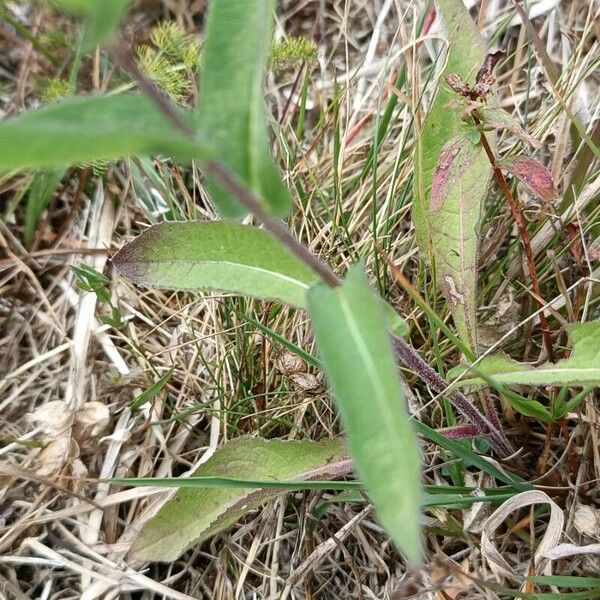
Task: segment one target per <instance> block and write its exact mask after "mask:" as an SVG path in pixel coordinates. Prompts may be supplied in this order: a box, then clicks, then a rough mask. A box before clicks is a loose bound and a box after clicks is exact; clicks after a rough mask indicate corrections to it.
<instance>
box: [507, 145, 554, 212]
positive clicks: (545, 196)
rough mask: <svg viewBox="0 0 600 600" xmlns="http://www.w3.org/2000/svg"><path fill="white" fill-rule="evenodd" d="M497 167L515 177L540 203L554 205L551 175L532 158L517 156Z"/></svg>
mask: <svg viewBox="0 0 600 600" xmlns="http://www.w3.org/2000/svg"><path fill="white" fill-rule="evenodd" d="M498 167H500V168H501V169H502V170H503V171H506V172H507V173H510V174H511V175H512V176H513V177H516V178H517V179H518V180H519V181H520V182H521V183H522V184H523V185H524V186H525V187H526V188H527V189H528V190H529V191H530V192H531V193H532V194H533V195H534V196H536V197H537V198H538V199H539V200H540V201H542V202H544V203H546V204H554V201H555V200H556V199H557V198H558V190H557V189H556V186H555V185H554V179H552V174H551V173H550V171H549V170H548V169H547V168H546V167H545V166H544V165H543V164H542V163H541V162H539V161H537V160H535V159H534V158H530V157H529V156H517V157H515V158H509V159H505V160H503V161H501V162H499V163H498Z"/></svg>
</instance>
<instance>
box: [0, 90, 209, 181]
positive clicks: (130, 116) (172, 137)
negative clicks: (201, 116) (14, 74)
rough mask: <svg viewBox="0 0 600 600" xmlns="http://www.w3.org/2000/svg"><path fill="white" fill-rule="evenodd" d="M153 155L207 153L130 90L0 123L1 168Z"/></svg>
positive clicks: (71, 101) (70, 102)
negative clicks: (133, 155)
mask: <svg viewBox="0 0 600 600" xmlns="http://www.w3.org/2000/svg"><path fill="white" fill-rule="evenodd" d="M181 115H182V117H185V116H186V113H185V112H184V111H181ZM187 117H188V118H189V114H188V115H187ZM24 140H26V143H25V142H24ZM158 153H162V154H167V155H172V156H174V157H177V158H180V159H182V160H184V159H186V160H187V159H191V158H206V156H207V155H208V154H207V152H206V149H205V147H204V146H202V145H201V144H200V143H199V142H193V141H190V140H188V139H186V138H185V137H183V136H182V135H181V134H179V133H178V132H177V131H176V130H174V128H173V126H172V125H171V123H170V122H169V121H168V120H167V119H166V117H164V116H163V114H162V113H161V112H160V111H159V110H158V109H157V108H156V107H155V106H154V105H153V104H152V103H151V102H150V101H149V100H148V99H147V98H145V97H143V96H138V95H135V94H123V95H119V96H89V97H83V98H76V99H69V100H65V101H63V102H60V103H57V104H52V105H49V106H47V107H45V108H41V109H39V110H35V111H31V112H26V113H23V114H22V115H19V116H18V117H15V118H14V119H10V120H7V121H2V123H0V169H1V170H10V169H40V168H54V167H65V166H69V165H72V164H74V163H78V162H84V161H91V160H95V159H118V158H122V157H124V156H127V155H129V154H158Z"/></svg>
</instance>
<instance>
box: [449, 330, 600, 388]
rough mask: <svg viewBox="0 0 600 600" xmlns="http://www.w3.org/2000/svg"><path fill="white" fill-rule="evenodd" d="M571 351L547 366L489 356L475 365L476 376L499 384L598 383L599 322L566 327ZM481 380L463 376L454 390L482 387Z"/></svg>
mask: <svg viewBox="0 0 600 600" xmlns="http://www.w3.org/2000/svg"><path fill="white" fill-rule="evenodd" d="M568 332H569V334H570V336H571V342H572V350H571V355H570V356H569V358H565V359H564V360H560V361H558V362H557V363H546V364H545V365H543V366H541V367H537V368H536V367H532V366H530V365H527V364H524V363H520V362H517V361H515V360H511V359H510V358H508V357H507V356H490V357H489V358H484V359H483V360H482V361H481V362H479V363H478V364H477V367H476V368H475V372H476V373H481V374H482V375H483V376H485V378H486V379H487V378H488V377H489V378H491V379H493V380H494V381H496V382H497V383H502V384H518V385H577V386H579V385H590V384H600V322H594V323H572V324H571V325H569V326H568ZM469 371H470V367H466V366H459V367H455V368H454V369H452V370H451V371H450V372H449V373H448V376H449V377H450V378H452V379H455V378H456V377H458V376H459V375H467V376H468V375H469ZM483 383H484V380H483V379H482V378H481V377H476V378H472V377H465V378H463V379H460V380H459V381H456V382H455V383H454V384H453V387H459V386H465V385H474V384H475V385H481V384H483Z"/></svg>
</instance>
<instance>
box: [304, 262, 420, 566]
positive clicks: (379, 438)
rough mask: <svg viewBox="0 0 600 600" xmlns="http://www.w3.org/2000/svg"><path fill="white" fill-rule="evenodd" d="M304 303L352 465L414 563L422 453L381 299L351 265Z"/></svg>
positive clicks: (417, 548)
mask: <svg viewBox="0 0 600 600" xmlns="http://www.w3.org/2000/svg"><path fill="white" fill-rule="evenodd" d="M308 305H309V312H310V316H311V318H312V321H313V326H314V330H315V337H316V341H317V346H318V348H319V351H320V354H321V358H322V360H323V363H324V368H325V372H326V374H327V377H328V380H329V383H330V385H331V388H332V390H333V394H334V396H335V399H336V401H337V405H338V407H339V410H340V413H341V416H342V421H343V424H344V429H345V432H346V435H347V438H348V444H349V448H350V452H351V454H352V458H353V460H354V464H355V466H356V469H357V471H358V473H359V475H360V477H361V479H362V480H363V481H364V482H365V485H366V487H367V490H368V493H369V497H370V498H371V500H372V501H373V504H374V506H375V511H376V513H377V515H378V518H379V521H380V522H381V524H382V525H383V526H384V527H385V528H386V530H387V531H388V533H389V534H390V537H391V538H392V540H393V541H394V543H395V544H396V546H397V547H398V548H399V549H400V550H401V551H402V552H404V553H405V555H406V556H407V558H408V559H409V560H410V562H412V563H414V564H418V563H420V561H421V539H420V532H421V530H420V506H421V500H422V497H421V481H420V476H421V456H420V452H419V447H418V443H417V438H416V435H415V433H414V431H413V428H412V426H411V424H410V422H409V420H408V414H407V410H406V407H405V403H404V402H405V401H404V396H403V393H402V386H401V383H400V378H399V374H398V370H397V368H396V365H395V362H394V356H393V353H392V348H391V344H390V338H389V335H388V333H387V331H386V327H385V320H384V315H383V311H382V309H381V303H380V302H379V301H378V299H377V297H376V296H375V294H374V293H373V291H372V290H371V288H370V287H369V285H368V283H367V281H366V279H365V277H364V275H363V274H362V272H361V271H360V269H359V268H357V267H354V268H353V269H351V270H350V271H349V274H348V276H347V279H346V281H345V282H344V284H343V285H342V286H341V287H337V288H335V289H331V288H328V287H325V286H324V285H322V284H321V285H318V286H316V287H314V288H312V289H311V290H310V291H309V294H308Z"/></svg>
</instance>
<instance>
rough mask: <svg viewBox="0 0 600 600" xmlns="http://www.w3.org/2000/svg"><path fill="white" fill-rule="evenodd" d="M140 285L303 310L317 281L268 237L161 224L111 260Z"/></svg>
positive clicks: (248, 230) (245, 230)
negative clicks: (218, 294) (261, 300)
mask: <svg viewBox="0 0 600 600" xmlns="http://www.w3.org/2000/svg"><path fill="white" fill-rule="evenodd" d="M112 261H113V263H114V265H115V266H116V267H117V269H119V271H120V272H121V273H122V274H123V275H125V277H127V278H128V279H130V280H131V281H133V282H134V283H136V284H138V285H143V286H148V287H157V288H174V289H179V290H190V291H200V290H218V291H222V292H231V293H234V294H244V295H248V296H253V297H257V298H272V299H276V300H281V301H282V302H285V303H287V304H291V305H293V306H299V307H304V306H305V305H306V293H307V291H308V289H309V287H310V286H311V285H313V284H314V283H316V282H317V281H318V275H316V273H314V272H313V271H312V270H310V269H309V268H308V267H306V266H305V265H304V263H302V262H300V261H299V260H298V259H297V258H296V257H295V256H293V255H292V254H290V253H289V252H288V251H287V250H286V249H285V248H284V247H283V246H281V244H279V242H278V241H277V240H275V239H274V238H273V237H271V236H270V235H269V234H268V233H267V232H266V231H264V230H261V229H257V228H255V227H250V226H247V225H239V224H237V223H228V222H225V221H220V222H219V221H218V222H212V223H163V224H161V225H156V226H154V227H151V228H150V229H147V230H146V231H145V232H144V233H142V234H141V235H140V236H139V237H137V238H136V239H135V240H134V241H133V242H130V243H129V244H127V245H125V246H124V247H123V248H122V249H121V250H119V252H117V253H116V254H115V256H114V257H113V259H112Z"/></svg>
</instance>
